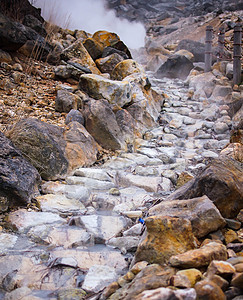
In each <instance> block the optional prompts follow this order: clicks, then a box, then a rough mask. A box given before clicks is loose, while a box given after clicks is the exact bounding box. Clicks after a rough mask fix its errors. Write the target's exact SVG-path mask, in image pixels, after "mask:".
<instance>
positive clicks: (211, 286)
mask: <svg viewBox="0 0 243 300" xmlns="http://www.w3.org/2000/svg"><path fill="white" fill-rule="evenodd" d="M194 288H195V290H196V292H197V300H205V299H207V300H226V296H225V295H224V293H223V291H222V290H221V288H220V287H219V286H218V285H217V284H215V283H214V282H213V281H210V280H202V281H200V282H198V283H197V284H196V285H195V287H194Z"/></svg>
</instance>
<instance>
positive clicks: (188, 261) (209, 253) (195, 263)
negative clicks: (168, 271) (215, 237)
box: [169, 242, 228, 269]
mask: <svg viewBox="0 0 243 300" xmlns="http://www.w3.org/2000/svg"><path fill="white" fill-rule="evenodd" d="M227 257H228V254H227V248H226V247H225V245H223V244H221V243H217V242H210V243H208V244H206V245H204V246H202V247H201V248H199V249H194V250H189V251H187V252H184V253H181V254H177V255H174V256H172V257H171V258H170V261H169V263H170V264H171V265H172V266H173V267H175V268H183V269H188V268H201V267H205V266H208V265H209V264H210V263H211V261H213V260H226V259H227Z"/></svg>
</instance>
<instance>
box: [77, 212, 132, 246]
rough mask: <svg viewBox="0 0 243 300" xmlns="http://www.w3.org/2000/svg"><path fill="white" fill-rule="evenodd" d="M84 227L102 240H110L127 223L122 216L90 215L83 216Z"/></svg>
mask: <svg viewBox="0 0 243 300" xmlns="http://www.w3.org/2000/svg"><path fill="white" fill-rule="evenodd" d="M80 221H81V223H82V224H83V226H84V228H85V229H86V230H87V231H88V232H89V233H91V234H93V235H94V237H95V238H96V239H97V238H98V239H100V240H108V239H110V238H111V237H113V236H115V235H117V234H118V233H119V232H121V231H122V230H123V229H124V228H125V227H126V225H127V221H126V219H125V218H124V217H122V216H102V215H89V216H81V217H80Z"/></svg>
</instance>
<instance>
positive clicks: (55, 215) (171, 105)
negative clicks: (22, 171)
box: [0, 73, 231, 299]
mask: <svg viewBox="0 0 243 300" xmlns="http://www.w3.org/2000/svg"><path fill="white" fill-rule="evenodd" d="M148 76H149V77H150V81H151V83H152V86H153V87H154V88H156V89H158V90H159V91H161V90H162V91H163V93H164V96H165V104H164V109H163V112H162V113H161V116H160V118H159V124H158V127H156V128H154V129H152V130H149V131H147V133H146V134H145V135H144V138H143V139H138V140H137V141H136V149H137V150H136V153H125V152H120V153H119V155H117V156H116V157H113V158H112V159H110V160H109V161H107V162H106V163H105V164H103V165H102V166H99V167H92V168H80V169H77V170H76V171H75V172H74V173H73V175H72V176H69V177H67V178H66V180H65V181H63V182H61V181H58V182H57V181H56V182H45V183H44V184H43V185H42V196H39V197H37V198H36V203H35V205H32V206H30V207H29V208H28V209H19V210H16V211H14V212H12V213H10V215H9V216H8V220H6V221H8V223H9V228H10V231H9V233H4V234H2V235H1V236H0V282H1V283H2V284H1V285H2V286H3V288H4V290H7V291H8V292H9V293H7V294H6V295H5V298H4V295H3V294H1V293H0V299H3V298H4V299H20V297H25V298H23V299H67V298H65V297H66V296H67V295H69V296H70V295H74V294H75V293H76V292H77V291H78V293H79V296H80V293H81V292H80V288H82V289H83V290H85V291H86V292H89V293H98V292H99V291H101V290H102V289H103V288H104V287H106V286H107V285H108V284H109V283H111V282H113V281H115V280H116V279H117V277H118V276H120V275H122V274H124V273H125V272H126V271H127V269H128V265H129V262H130V261H131V259H132V257H133V253H134V251H135V249H136V247H137V245H138V242H139V240H140V236H141V234H142V231H143V229H144V228H143V224H142V223H143V218H144V217H146V212H147V210H148V208H150V207H151V206H152V205H154V203H156V202H157V201H158V199H161V198H163V197H165V196H167V195H168V194H170V193H171V192H172V191H173V190H175V188H176V186H179V185H182V184H183V183H184V182H185V181H187V180H188V179H190V178H191V177H192V176H193V175H195V174H197V172H198V171H199V170H200V169H201V168H203V167H204V166H205V164H206V162H207V160H208V159H210V158H214V157H217V156H218V153H219V151H220V150H221V149H222V148H223V147H224V146H225V145H226V144H227V143H228V140H229V130H230V126H231V119H230V117H229V116H228V114H227V110H226V109H227V107H226V106H225V105H223V104H221V105H218V104H217V103H216V102H213V101H210V100H204V101H199V100H196V99H194V95H193V92H192V90H190V89H189V87H188V86H187V84H186V83H185V82H183V81H180V80H170V79H161V80H159V79H155V78H153V76H152V74H151V73H150V74H148ZM139 218H142V219H140V222H139ZM11 229H14V231H11ZM16 229H17V231H16ZM14 232H16V233H14ZM27 285H28V286H29V287H31V289H29V288H25V287H22V286H27ZM16 287H22V288H19V289H16ZM63 287H65V288H64V289H63ZM27 295H28V296H27ZM68 299H71V298H68ZM72 299H82V298H74V296H73V298H72Z"/></svg>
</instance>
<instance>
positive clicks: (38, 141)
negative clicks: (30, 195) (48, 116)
mask: <svg viewBox="0 0 243 300" xmlns="http://www.w3.org/2000/svg"><path fill="white" fill-rule="evenodd" d="M9 138H10V139H11V140H12V142H13V143H14V145H15V146H16V147H18V148H19V149H20V150H21V152H22V154H23V155H24V156H25V157H26V159H27V160H29V161H30V162H31V164H32V165H33V166H35V167H36V169H37V170H38V171H39V173H40V175H41V177H42V178H43V179H45V180H55V179H57V178H60V177H61V176H63V175H64V174H65V173H66V172H67V168H68V161H67V159H66V157H65V154H64V147H65V141H64V139H63V130H62V129H61V128H60V127H58V126H54V125H50V124H47V123H45V122H42V121H39V120H37V119H32V118H29V119H23V120H21V121H19V122H18V123H16V124H15V125H14V126H13V127H12V129H11V131H10V132H9Z"/></svg>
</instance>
